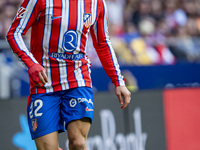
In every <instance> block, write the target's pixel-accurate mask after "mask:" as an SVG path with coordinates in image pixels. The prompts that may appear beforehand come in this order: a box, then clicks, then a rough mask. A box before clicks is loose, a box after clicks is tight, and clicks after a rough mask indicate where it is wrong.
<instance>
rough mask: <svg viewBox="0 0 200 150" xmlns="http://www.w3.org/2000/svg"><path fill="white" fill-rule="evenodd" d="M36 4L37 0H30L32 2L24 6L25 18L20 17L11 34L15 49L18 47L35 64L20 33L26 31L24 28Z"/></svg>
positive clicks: (35, 61)
mask: <svg viewBox="0 0 200 150" xmlns="http://www.w3.org/2000/svg"><path fill="white" fill-rule="evenodd" d="M36 4H37V0H32V1H29V2H28V3H27V6H26V10H28V12H27V13H26V16H25V17H22V18H21V19H20V22H19V24H18V26H17V28H16V30H15V32H14V33H13V38H14V39H15V42H16V44H17V47H19V49H20V50H22V51H23V52H25V53H26V55H27V56H29V58H30V59H31V60H32V61H33V62H34V63H37V60H35V58H34V57H33V55H32V54H31V53H30V52H29V50H28V49H27V47H26V45H25V43H24V41H23V38H22V35H21V34H22V33H23V32H24V29H26V26H27V24H28V22H29V20H30V18H31V15H32V13H33V10H34V8H35V6H36Z"/></svg>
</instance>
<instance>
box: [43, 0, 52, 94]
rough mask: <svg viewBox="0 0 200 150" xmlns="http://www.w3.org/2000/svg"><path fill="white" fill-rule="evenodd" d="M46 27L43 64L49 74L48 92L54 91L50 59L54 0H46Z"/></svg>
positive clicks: (46, 85) (46, 86)
mask: <svg viewBox="0 0 200 150" xmlns="http://www.w3.org/2000/svg"><path fill="white" fill-rule="evenodd" d="M45 8H46V9H45V27H44V36H43V58H42V59H43V66H44V68H45V70H46V73H47V76H48V83H46V84H45V85H44V86H45V88H46V92H47V93H48V92H53V87H52V80H51V67H50V60H49V43H50V38H51V23H52V20H51V16H52V14H53V0H46V6H45Z"/></svg>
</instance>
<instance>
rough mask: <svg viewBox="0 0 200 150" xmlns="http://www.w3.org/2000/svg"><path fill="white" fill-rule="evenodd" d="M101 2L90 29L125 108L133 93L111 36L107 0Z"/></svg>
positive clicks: (100, 56) (104, 65)
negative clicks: (126, 81) (128, 87)
mask: <svg viewBox="0 0 200 150" xmlns="http://www.w3.org/2000/svg"><path fill="white" fill-rule="evenodd" d="M99 3H100V4H99V9H100V14H99V16H98V20H97V22H96V23H95V24H94V25H93V26H92V27H91V29H90V31H91V36H92V39H93V45H94V47H95V49H96V52H97V54H98V57H99V59H100V61H101V63H102V66H103V68H104V70H105V71H106V73H107V75H108V76H109V77H110V78H111V80H112V82H113V83H114V85H115V87H116V89H115V92H116V95H117V97H118V99H119V102H120V104H121V108H122V109H124V108H126V107H127V105H128V104H129V103H130V100H131V93H130V92H129V90H128V89H127V88H126V86H125V81H124V77H123V76H122V75H121V70H120V68H119V64H118V61H117V58H116V55H115V52H114V50H113V47H112V45H111V41H110V38H109V34H108V23H107V22H108V16H107V8H106V4H105V1H104V0H102V1H99ZM123 97H124V100H123Z"/></svg>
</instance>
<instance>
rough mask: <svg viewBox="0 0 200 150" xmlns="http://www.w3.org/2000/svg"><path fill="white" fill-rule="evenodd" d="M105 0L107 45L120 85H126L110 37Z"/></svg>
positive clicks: (104, 21)
mask: <svg viewBox="0 0 200 150" xmlns="http://www.w3.org/2000/svg"><path fill="white" fill-rule="evenodd" d="M102 1H103V6H104V20H103V23H104V31H105V32H104V35H105V38H106V41H107V45H108V47H109V50H110V54H111V57H112V61H113V65H114V67H115V70H116V74H117V76H118V81H119V85H124V81H123V76H122V75H121V71H120V69H119V64H118V62H117V58H116V55H115V52H114V50H113V48H112V45H111V42H110V39H109V36H108V24H107V8H106V3H105V1H104V0H102Z"/></svg>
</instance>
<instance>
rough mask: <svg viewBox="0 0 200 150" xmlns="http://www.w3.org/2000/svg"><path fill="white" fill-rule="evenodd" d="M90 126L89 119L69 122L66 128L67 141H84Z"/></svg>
mask: <svg viewBox="0 0 200 150" xmlns="http://www.w3.org/2000/svg"><path fill="white" fill-rule="evenodd" d="M90 126H91V120H90V118H82V119H80V120H74V121H71V122H69V124H68V126H67V131H68V138H69V141H73V140H76V139H77V138H84V140H86V139H87V136H88V133H89V130H90ZM85 142H86V141H85Z"/></svg>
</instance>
